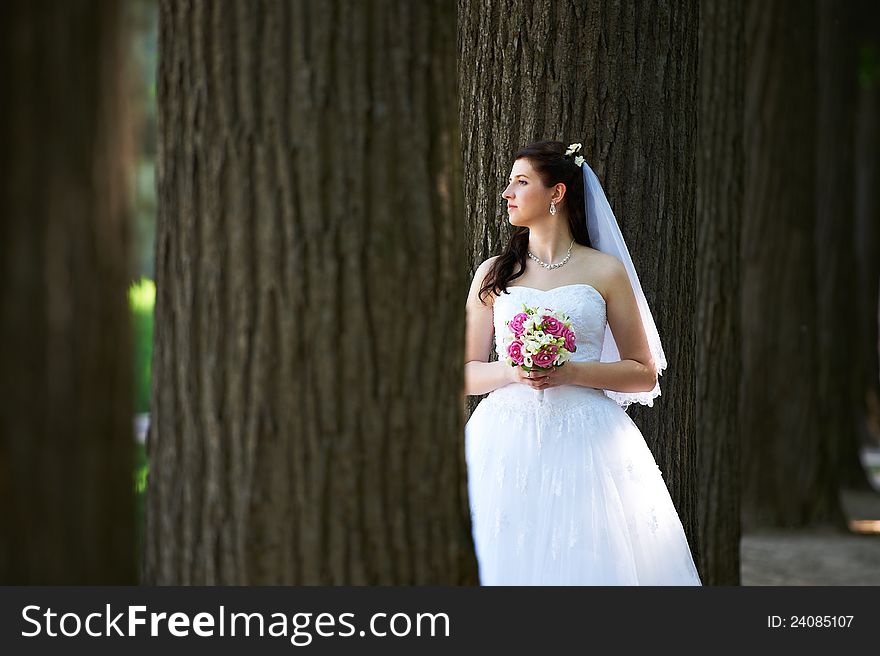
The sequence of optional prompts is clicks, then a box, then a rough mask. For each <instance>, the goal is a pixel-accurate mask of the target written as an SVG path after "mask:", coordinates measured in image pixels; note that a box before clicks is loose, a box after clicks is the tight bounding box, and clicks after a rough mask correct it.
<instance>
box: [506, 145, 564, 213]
mask: <svg viewBox="0 0 880 656" xmlns="http://www.w3.org/2000/svg"><path fill="white" fill-rule="evenodd" d="M553 191H554V189H553V187H545V186H544V183H543V182H542V181H541V178H540V177H538V174H537V173H536V172H535V169H533V168H532V164H531V162H529V160H527V159H525V158H521V159H518V160H516V161H515V162H514V163H513V168H512V169H510V178H509V179H508V181H507V188H506V189H505V190H504V193H502V194H501V197H502V198H504V200H506V201H507V218H508V220H509V221H510V223H511V225H515V226H530V225H534V224H535V223H536V222H538V221H541V220H543V219H545V218H547V217H549V216H550V199H551V197H552V196H553Z"/></svg>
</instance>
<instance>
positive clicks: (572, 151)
mask: <svg viewBox="0 0 880 656" xmlns="http://www.w3.org/2000/svg"><path fill="white" fill-rule="evenodd" d="M581 148H583V144H579V143H573V144H569V146H568V149H567V150H566V151H565V156H566V157H568V158H569V159H572V157H571V156H572V155H574V158H573V161H574V163H575V165H577V166H580V165H581V164H583V163H584V158H583V156H581V154H580V153H581Z"/></svg>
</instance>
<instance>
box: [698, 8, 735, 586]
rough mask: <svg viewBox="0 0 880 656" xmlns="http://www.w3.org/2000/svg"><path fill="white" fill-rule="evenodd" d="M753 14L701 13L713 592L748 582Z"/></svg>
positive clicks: (702, 309) (703, 361)
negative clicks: (743, 567) (744, 565)
mask: <svg viewBox="0 0 880 656" xmlns="http://www.w3.org/2000/svg"><path fill="white" fill-rule="evenodd" d="M744 54H745V53H744V7H743V2H742V0H725V1H723V2H716V1H714V0H703V1H702V2H701V5H700V54H699V57H700V82H699V84H700V119H699V137H698V138H699V147H698V149H697V153H698V159H697V229H696V238H697V249H696V278H697V284H696V304H697V315H696V317H697V325H696V333H697V335H698V336H699V339H697V351H696V369H697V376H696V388H697V405H696V426H697V430H696V434H697V435H698V436H699V438H698V439H697V453H698V457H697V462H698V463H699V476H698V480H699V494H698V503H697V510H698V515H699V522H698V525H699V530H700V533H699V536H700V553H701V556H702V562H701V563H700V572H701V578H702V581H703V584H704V585H739V583H740V574H739V572H740V558H739V543H740V537H741V535H740V523H739V514H740V499H739V478H740V472H739V454H740V451H739V444H740V435H739V418H738V416H737V409H738V395H739V390H738V384H739V373H740V368H741V362H740V358H741V350H740V349H741V335H740V325H739V324H740V318H739V301H738V296H737V293H736V290H738V289H739V284H740V274H739V235H740V229H741V223H742V207H743V168H744V164H743V121H742V116H743V115H742V112H743V86H744V80H743V72H744V59H743V58H744Z"/></svg>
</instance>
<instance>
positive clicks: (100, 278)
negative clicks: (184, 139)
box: [0, 0, 136, 585]
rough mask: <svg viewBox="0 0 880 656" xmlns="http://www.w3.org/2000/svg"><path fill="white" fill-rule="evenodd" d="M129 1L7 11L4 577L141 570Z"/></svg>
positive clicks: (115, 574)
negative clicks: (131, 304)
mask: <svg viewBox="0 0 880 656" xmlns="http://www.w3.org/2000/svg"><path fill="white" fill-rule="evenodd" d="M120 11H121V7H120V4H119V3H117V2H113V1H112V0H106V1H102V0H81V1H80V2H49V1H37V2H30V1H11V2H4V3H3V4H2V6H0V71H2V72H0V78H2V79H3V81H4V92H5V94H6V98H5V101H4V102H3V103H0V152H2V158H3V159H2V161H3V165H2V175H0V179H2V183H0V189H2V192H0V194H2V195H0V204H2V206H3V208H4V212H5V217H4V220H3V221H0V252H2V254H0V281H2V288H0V343H2V344H3V348H4V352H3V364H2V366H0V398H2V399H3V402H2V406H0V517H3V535H2V539H0V582H2V583H4V584H52V585H65V584H80V585H83V584H92V585H94V584H132V583H134V582H135V580H136V576H135V573H136V569H135V557H134V528H135V525H134V499H133V491H132V477H131V471H132V424H131V417H132V401H131V350H130V335H129V322H128V306H127V300H126V287H127V285H128V280H129V275H128V226H127V218H128V213H127V203H128V185H127V167H126V162H127V161H128V157H129V155H130V134H129V130H128V123H127V111H126V107H125V102H124V98H125V95H124V94H125V88H124V84H123V79H124V78H123V75H122V74H123V72H124V64H125V61H126V58H125V57H124V54H125V43H124V39H123V34H122V29H121V27H122V22H121V17H120Z"/></svg>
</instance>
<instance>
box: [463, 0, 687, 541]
mask: <svg viewBox="0 0 880 656" xmlns="http://www.w3.org/2000/svg"><path fill="white" fill-rule="evenodd" d="M459 16H460V19H459V60H458V70H459V79H460V86H461V98H462V100H461V106H460V107H461V109H460V114H461V129H462V152H463V156H464V161H465V178H464V179H465V212H466V216H467V217H468V218H467V221H468V226H467V229H466V241H467V247H468V248H469V249H470V254H469V262H468V266H469V271H470V274H471V275H472V274H473V271H474V270H475V268H476V266H477V265H478V264H479V263H480V262H481V261H483V260H484V259H486V258H487V257H489V256H491V255H494V254H497V253H498V252H500V249H501V246H502V245H503V242H504V241H505V239H506V235H507V234H508V233H507V231H508V229H509V226H508V225H507V221H506V216H505V214H504V212H503V209H504V208H503V203H502V199H501V191H502V190H503V188H504V186H505V183H504V182H503V181H504V180H505V179H506V178H507V175H508V174H509V171H510V166H511V164H512V161H511V157H512V156H513V153H514V152H515V151H516V150H517V149H518V148H519V147H520V146H522V145H524V144H526V143H528V142H530V141H535V140H539V139H558V140H560V141H566V142H574V141H579V142H582V143H583V144H584V149H585V151H586V154H587V160H588V162H589V163H590V165H591V166H592V168H593V170H594V171H595V172H596V174H597V176H598V177H599V179H600V180H601V181H602V183H603V186H604V189H605V191H606V194H607V195H608V199H609V202H610V203H611V206H612V208H613V209H614V211H615V215H616V217H617V219H618V221H619V223H620V227H621V230H622V232H623V234H624V237H625V239H626V241H627V245H628V246H629V249H630V253H631V254H632V257H633V261H634V262H635V264H636V268H637V270H638V273H639V277H640V279H641V282H642V286H643V288H644V290H645V295H646V296H647V298H648V302H649V304H650V306H651V308H652V311H653V313H654V317H655V320H656V322H657V327H658V330H659V332H660V336H661V339H662V341H663V346H664V349H665V351H666V355H667V358H668V360H669V363H670V365H669V368H668V370H667V371H666V373H665V374H664V375H663V377H662V378H661V387H662V389H663V394H662V396H661V397H660V399H658V401H657V402H655V404H654V407H653V408H652V409H648V408H638V409H634V410H632V416H633V418H634V419H635V420H636V422H637V423H638V425H639V426H640V428H641V430H642V432H643V434H644V436H645V439H646V441H647V443H648V445H649V446H650V447H651V449H652V451H653V453H654V455H655V458H656V460H657V463H658V465H659V466H660V468H661V470H662V471H663V473H664V476H665V480H666V482H667V485H668V486H669V489H670V493H671V495H672V498H673V500H674V502H675V505H676V507H677V509H678V511H679V514H680V516H681V519H682V522H683V524H684V527H685V530H686V531H687V533H688V534H689V536H690V537H691V538H692V540H691V542H692V544H693V545H696V539H695V533H696V508H695V505H696V447H695V441H694V428H695V424H694V421H695V417H694V394H695V379H694V366H695V343H694V326H693V320H692V317H693V316H694V312H695V283H694V277H695V269H694V264H693V262H694V238H695V235H694V232H695V228H694V214H695V207H696V191H695V187H696V184H695V182H696V181H695V171H694V162H695V154H696V151H695V149H696V112H694V111H693V107H694V106H695V104H696V101H697V94H696V79H697V77H696V74H697V45H698V44H697V31H698V3H697V2H696V1H695V0H694V1H690V2H684V3H682V2H662V1H658V2H650V3H647V2H646V3H616V2H611V1H610V0H604V1H600V2H572V3H554V2H547V1H545V2H536V3H483V2H475V1H468V0H459Z"/></svg>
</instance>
